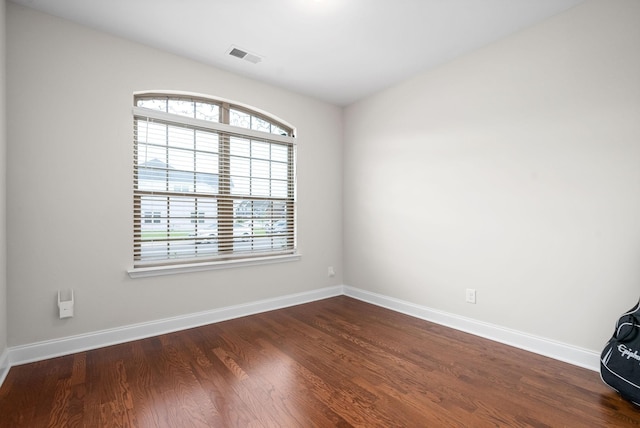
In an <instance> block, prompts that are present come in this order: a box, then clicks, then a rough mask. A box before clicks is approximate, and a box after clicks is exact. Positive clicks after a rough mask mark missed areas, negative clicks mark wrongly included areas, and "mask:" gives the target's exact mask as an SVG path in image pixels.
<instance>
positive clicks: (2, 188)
mask: <svg viewBox="0 0 640 428" xmlns="http://www.w3.org/2000/svg"><path fill="white" fill-rule="evenodd" d="M5 10H6V4H5V0H0V376H1V375H2V368H3V367H2V354H3V353H4V351H5V350H6V349H7V246H6V243H7V239H6V237H7V234H6V232H7V229H6V200H7V196H6V195H7V192H6V187H7V186H6V183H7V180H6V170H7V167H6V165H7V164H6V153H7V132H6V109H5V83H6V73H5V51H6V42H5V40H6V31H5V28H6V26H5Z"/></svg>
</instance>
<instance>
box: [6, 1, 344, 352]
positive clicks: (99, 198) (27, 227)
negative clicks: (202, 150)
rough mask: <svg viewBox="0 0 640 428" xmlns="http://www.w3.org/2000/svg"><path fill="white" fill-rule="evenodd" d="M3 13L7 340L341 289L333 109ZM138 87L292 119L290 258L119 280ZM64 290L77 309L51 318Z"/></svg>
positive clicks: (126, 251) (338, 132)
mask: <svg viewBox="0 0 640 428" xmlns="http://www.w3.org/2000/svg"><path fill="white" fill-rule="evenodd" d="M7 9H8V11H7V18H8V23H7V24H8V37H7V58H8V69H7V79H8V88H7V105H9V106H10V109H8V110H9V111H8V154H7V159H8V195H7V202H8V211H7V222H8V237H7V238H8V245H9V251H8V266H9V268H8V301H9V337H8V344H9V346H16V345H21V344H28V343H34V342H38V341H42V340H48V339H55V338H60V337H66V336H70V335H74V334H80V333H86V332H93V331H97V330H102V329H107V328H115V327H119V326H124V325H129V324H133V323H138V322H145V321H150V320H156V319H162V318H167V317H171V316H178V315H184V314H190V313H194V312H198V311H204V310H210V309H216V308H220V307H225V306H229V305H235V304H240V303H245V302H252V301H256V300H260V299H265V298H270V297H276V296H281V295H287V294H292V293H297V292H304V291H309V290H314V289H318V288H322V287H327V286H332V285H338V284H341V283H342V230H341V225H342V222H341V221H342V211H341V209H342V208H341V201H342V194H341V192H342V178H341V170H342V164H341V155H342V152H341V151H342V147H341V138H342V111H341V109H339V108H338V107H335V106H332V105H329V104H325V103H322V102H319V101H315V100H313V99H310V98H307V97H303V96H300V95H296V94H293V93H291V92H287V91H284V90H281V89H278V88H275V87H272V86H268V85H265V84H261V83H258V82H256V81H252V80H248V79H245V78H242V77H239V76H237V75H233V74H230V73H226V72H223V71H221V70H218V69H215V68H212V67H209V66H205V65H202V64H199V63H196V62H192V61H188V60H186V59H182V58H180V57H177V56H173V55H170V54H167V53H163V52H160V51H157V50H153V49H150V48H147V47H144V46H142V45H138V44H134V43H131V42H128V41H124V40H122V39H118V38H114V37H111V36H109V35H106V34H103V33H99V32H96V31H93V30H89V29H87V28H84V27H81V26H78V25H75V24H72V23H70V22H67V21H64V20H61V19H58V18H54V17H52V16H49V15H45V14H42V13H40V12H37V11H34V10H30V9H26V8H23V7H21V6H17V5H15V4H13V3H8V8H7ZM247 66H249V67H251V66H252V65H251V64H248V65H247ZM151 89H173V90H183V91H190V92H198V93H203V94H210V95H214V96H219V97H223V98H227V99H230V100H234V101H237V102H240V103H244V104H248V105H252V106H254V107H256V108H259V109H261V110H264V111H268V112H270V113H272V114H274V115H276V116H278V117H281V118H283V119H284V120H286V121H288V122H289V123H291V124H293V125H294V126H295V127H297V131H298V137H299V138H298V143H299V145H298V176H297V180H298V181H297V182H298V222H299V231H298V232H299V236H298V245H299V249H300V252H301V253H302V259H301V261H297V262H290V263H283V264H276V265H268V266H259V267H249V268H239V269H228V270H221V271H208V272H202V273H192V274H180V275H172V276H165V277H156V278H146V279H135V280H133V279H130V278H129V277H128V275H127V273H126V270H127V269H128V268H130V267H131V265H132V259H133V256H132V229H133V217H132V138H133V137H132V132H133V131H132V117H131V106H132V99H133V98H132V94H133V92H134V91H141V90H151ZM329 265H332V266H335V268H336V272H337V275H336V276H335V277H334V278H328V277H327V266H329ZM67 288H73V289H75V297H76V309H75V313H76V316H75V317H74V318H72V319H67V320H60V319H57V318H56V309H57V308H56V291H57V290H58V289H63V290H64V289H67Z"/></svg>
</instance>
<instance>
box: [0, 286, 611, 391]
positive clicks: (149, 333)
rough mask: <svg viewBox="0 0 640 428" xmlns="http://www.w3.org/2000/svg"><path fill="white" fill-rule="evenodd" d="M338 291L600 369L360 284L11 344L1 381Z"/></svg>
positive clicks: (574, 354) (540, 343)
mask: <svg viewBox="0 0 640 428" xmlns="http://www.w3.org/2000/svg"><path fill="white" fill-rule="evenodd" d="M340 295H346V296H348V297H353V298H355V299H358V300H362V301H364V302H367V303H371V304H374V305H377V306H381V307H384V308H387V309H391V310H393V311H396V312H400V313H403V314H407V315H410V316H413V317H416V318H420V319H423V320H426V321H430V322H434V323H436V324H441V325H444V326H447V327H451V328H454V329H457V330H461V331H465V332H467V333H471V334H474V335H476V336H480V337H484V338H487V339H490V340H494V341H496V342H500V343H504V344H507V345H511V346H514V347H516V348H520V349H524V350H526V351H530V352H534V353H536V354H541V355H544V356H547V357H550V358H554V359H556V360H560V361H564V362H567V363H570V364H573V365H576V366H580V367H584V368H587V369H591V370H594V371H598V370H599V367H600V366H599V354H597V353H595V352H593V351H589V350H586V349H582V348H578V347H575V346H571V345H567V344H564V343H560V342H555V341H552V340H549V339H545V338H542V337H537V336H533V335H530V334H526V333H522V332H519V331H516V330H511V329H508V328H504V327H500V326H496V325H493V324H488V323H484V322H481V321H477V320H474V319H470V318H465V317H461V316H459V315H454V314H450V313H447V312H442V311H438V310H435V309H431V308H428V307H425V306H420V305H416V304H413V303H410V302H407V301H403V300H399V299H395V298H392V297H388V296H384V295H381V294H376V293H372V292H369V291H365V290H361V289H358V288H354V287H349V286H341V285H339V286H335V287H328V288H322V289H318V290H313V291H308V292H303V293H297V294H290V295H286V296H281V297H276V298H272V299H266V300H259V301H256V302H251V303H246V304H241V305H235V306H228V307H225V308H220V309H214V310H211V311H205V312H199V313H195V314H189V315H184V316H179V317H174V318H166V319H162V320H157V321H151V322H146V323H140V324H133V325H128V326H124V327H119V328H113V329H108V330H101V331H97V332H93V333H88V334H82V335H77V336H70V337H64V338H61V339H53V340H47V341H44V342H37V343H32V344H28V345H22V346H14V347H10V348H8V349H7V350H6V351H5V352H3V353H2V355H0V385H2V382H3V381H4V379H5V377H6V375H7V373H8V372H9V369H10V368H11V367H12V366H15V365H20V364H26V363H30V362H34V361H41V360H45V359H48V358H54V357H59V356H62V355H69V354H73V353H76V352H82V351H87V350H90V349H97V348H102V347H105V346H110V345H116V344H119V343H125V342H130V341H132V340H138V339H143V338H147V337H153V336H158V335H160V334H165V333H171V332H174V331H179V330H185V329H188V328H193V327H199V326H202V325H206V324H212V323H216V322H220V321H226V320H229V319H234V318H239V317H243V316H247V315H253V314H257V313H261V312H266V311H271V310H276V309H281V308H285V307H289V306H294V305H300V304H303V303H308V302H312V301H316V300H322V299H327V298H330V297H335V296H340Z"/></svg>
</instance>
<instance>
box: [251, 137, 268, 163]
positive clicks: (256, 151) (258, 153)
mask: <svg viewBox="0 0 640 428" xmlns="http://www.w3.org/2000/svg"><path fill="white" fill-rule="evenodd" d="M270 148H271V144H269V143H264V142H262V141H252V142H251V157H252V158H259V159H269V158H270V157H271V153H270V152H271V150H270Z"/></svg>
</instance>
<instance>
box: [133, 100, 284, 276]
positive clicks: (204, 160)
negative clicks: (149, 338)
mask: <svg viewBox="0 0 640 428" xmlns="http://www.w3.org/2000/svg"><path fill="white" fill-rule="evenodd" d="M133 116H134V192H133V193H134V237H133V243H134V244H133V254H134V268H139V267H152V266H165V265H176V264H193V263H198V262H211V261H224V260H237V259H248V258H255V257H265V256H271V255H273V256H279V255H286V254H294V253H295V251H296V239H295V238H296V234H295V230H296V226H295V139H294V137H293V130H292V129H291V128H289V127H287V126H286V125H284V124H282V123H279V122H278V121H276V120H273V119H271V118H269V117H267V116H265V115H264V114H261V113H257V112H253V111H251V110H248V109H246V108H244V107H239V106H234V105H232V104H228V103H225V102H219V101H216V100H208V99H199V98H187V97H176V96H173V95H171V96H169V95H155V94H153V95H145V96H137V97H136V98H135V106H134V108H133Z"/></svg>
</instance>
